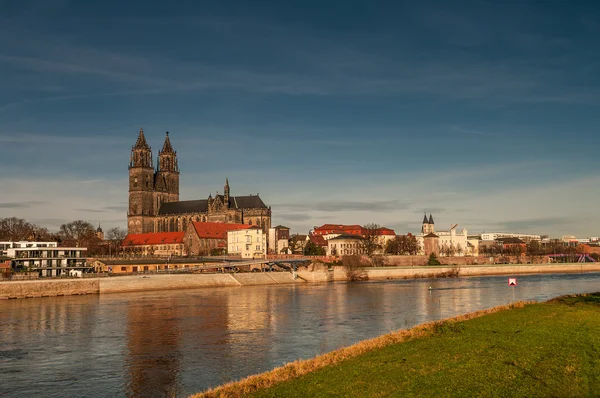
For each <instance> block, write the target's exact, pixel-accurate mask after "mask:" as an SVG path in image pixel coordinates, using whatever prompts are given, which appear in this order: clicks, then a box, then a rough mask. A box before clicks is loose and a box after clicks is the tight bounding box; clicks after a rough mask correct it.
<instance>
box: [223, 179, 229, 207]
mask: <svg viewBox="0 0 600 398" xmlns="http://www.w3.org/2000/svg"><path fill="white" fill-rule="evenodd" d="M223 202H224V205H225V208H228V207H229V178H227V177H225V187H224V191H223Z"/></svg>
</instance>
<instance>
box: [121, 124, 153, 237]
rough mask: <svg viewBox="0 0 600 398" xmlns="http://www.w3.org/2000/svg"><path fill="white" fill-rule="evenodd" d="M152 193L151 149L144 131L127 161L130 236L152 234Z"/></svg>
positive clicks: (128, 227) (128, 225) (141, 132)
mask: <svg viewBox="0 0 600 398" xmlns="http://www.w3.org/2000/svg"><path fill="white" fill-rule="evenodd" d="M153 193H154V167H153V166H152V149H151V148H150V146H149V145H148V143H147V142H146V137H145V136H144V130H143V129H140V134H139V135H138V139H137V141H136V143H135V145H134V146H133V147H132V148H131V157H130V159H129V211H128V213H127V231H128V232H129V233H130V234H141V233H145V232H153V229H154V227H153V222H152V218H151V217H153V216H154V206H153Z"/></svg>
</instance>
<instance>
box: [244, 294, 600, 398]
mask: <svg viewBox="0 0 600 398" xmlns="http://www.w3.org/2000/svg"><path fill="white" fill-rule="evenodd" d="M233 395H235V394H233ZM252 396H256V397H286V396H288V397H298V396H310V397H321V396H347V397H350V396H368V397H387V396H403V397H410V396H418V397H423V396H456V397H465V396H486V397H487V396H498V397H502V396H506V397H509V396H511V397H513V396H519V397H550V396H556V397H569V396H572V397H574V396H577V397H579V396H600V293H597V294H594V295H588V296H579V297H564V298H561V299H556V300H552V301H550V302H547V303H541V304H530V305H526V306H524V307H522V308H513V309H510V310H506V311H501V312H497V313H493V314H489V315H484V316H482V317H479V318H475V319H470V320H467V321H461V322H455V323H444V324H439V325H436V326H435V327H434V329H433V331H432V332H431V333H430V335H429V336H427V337H421V338H419V337H417V338H412V339H409V340H408V341H406V342H402V343H398V344H391V345H388V346H386V347H383V348H378V349H375V350H373V351H370V352H367V353H366V354H363V355H360V356H358V357H355V358H351V359H348V360H345V361H343V362H340V363H338V364H336V365H333V366H327V367H325V368H322V369H319V370H316V371H314V372H312V373H309V374H307V375H304V376H301V377H299V378H295V379H291V380H288V381H284V382H281V383H278V384H276V385H275V386H273V387H270V388H266V389H261V390H258V391H257V392H255V393H253V395H252Z"/></svg>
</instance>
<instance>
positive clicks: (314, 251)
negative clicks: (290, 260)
mask: <svg viewBox="0 0 600 398" xmlns="http://www.w3.org/2000/svg"><path fill="white" fill-rule="evenodd" d="M304 255H305V256H324V255H325V249H324V248H322V247H321V246H317V245H316V244H315V243H314V242H312V241H310V240H309V241H308V242H306V246H304Z"/></svg>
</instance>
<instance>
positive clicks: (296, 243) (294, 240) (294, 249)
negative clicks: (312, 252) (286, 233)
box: [287, 234, 309, 254]
mask: <svg viewBox="0 0 600 398" xmlns="http://www.w3.org/2000/svg"><path fill="white" fill-rule="evenodd" d="M308 240H309V239H308V235H303V234H295V235H292V237H291V238H290V240H289V247H288V250H287V252H288V253H289V254H304V248H305V247H306V244H307V243H308Z"/></svg>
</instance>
